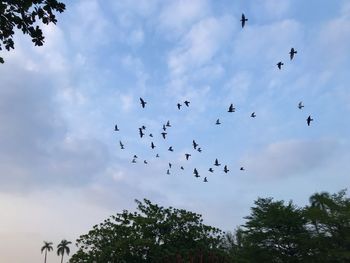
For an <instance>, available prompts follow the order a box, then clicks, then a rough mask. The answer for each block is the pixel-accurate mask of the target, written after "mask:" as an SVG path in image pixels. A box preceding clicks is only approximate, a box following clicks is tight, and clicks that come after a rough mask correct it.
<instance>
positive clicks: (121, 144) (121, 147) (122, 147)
mask: <svg viewBox="0 0 350 263" xmlns="http://www.w3.org/2000/svg"><path fill="white" fill-rule="evenodd" d="M119 145H120V149H122V150H123V149H125V148H124V144H123V143H122V142H121V141H119Z"/></svg>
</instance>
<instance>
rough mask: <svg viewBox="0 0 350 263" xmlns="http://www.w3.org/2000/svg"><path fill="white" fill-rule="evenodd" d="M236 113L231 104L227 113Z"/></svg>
mask: <svg viewBox="0 0 350 263" xmlns="http://www.w3.org/2000/svg"><path fill="white" fill-rule="evenodd" d="M235 111H236V108H235V107H233V104H232V103H231V105H230V107H229V108H228V111H227V112H235Z"/></svg>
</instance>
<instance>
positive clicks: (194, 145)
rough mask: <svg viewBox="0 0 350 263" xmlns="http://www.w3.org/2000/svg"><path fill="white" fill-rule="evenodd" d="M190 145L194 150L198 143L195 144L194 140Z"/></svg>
mask: <svg viewBox="0 0 350 263" xmlns="http://www.w3.org/2000/svg"><path fill="white" fill-rule="evenodd" d="M192 145H193V148H194V149H197V146H198V143H196V141H195V140H193V141H192Z"/></svg>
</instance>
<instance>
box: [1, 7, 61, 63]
mask: <svg viewBox="0 0 350 263" xmlns="http://www.w3.org/2000/svg"><path fill="white" fill-rule="evenodd" d="M64 10H65V5H64V4H63V3H61V2H58V1H57V0H21V1H13V0H2V1H1V2H0V50H2V49H3V47H5V49H7V50H8V51H10V50H11V49H14V48H15V43H14V41H13V35H14V34H15V31H14V30H15V29H16V28H17V29H19V30H21V31H22V32H23V34H28V35H29V36H30V37H31V38H32V41H33V43H34V45H35V46H42V45H43V43H44V36H43V32H42V30H41V29H40V27H39V26H38V24H37V21H38V22H42V23H44V24H46V25H48V24H50V23H54V24H56V23H57V19H56V16H55V14H54V12H60V13H62V12H63V11H64ZM0 63H4V59H3V58H2V57H1V56H0Z"/></svg>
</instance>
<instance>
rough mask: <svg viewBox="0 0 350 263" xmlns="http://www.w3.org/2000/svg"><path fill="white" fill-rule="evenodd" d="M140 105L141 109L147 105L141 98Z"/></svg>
mask: <svg viewBox="0 0 350 263" xmlns="http://www.w3.org/2000/svg"><path fill="white" fill-rule="evenodd" d="M140 103H141V106H142V108H144V107H145V106H146V104H147V102H146V101H144V100H143V99H142V98H140Z"/></svg>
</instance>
